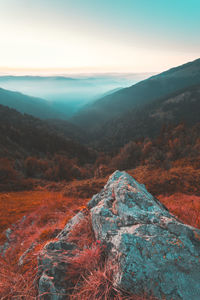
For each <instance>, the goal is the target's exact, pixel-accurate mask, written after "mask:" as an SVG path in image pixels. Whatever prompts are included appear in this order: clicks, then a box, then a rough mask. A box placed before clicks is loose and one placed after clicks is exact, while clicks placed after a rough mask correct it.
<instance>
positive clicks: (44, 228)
mask: <svg viewBox="0 0 200 300" xmlns="http://www.w3.org/2000/svg"><path fill="white" fill-rule="evenodd" d="M186 171H189V170H188V169H187V170H185V171H184V172H185V174H186V173H187V172H186ZM149 172H150V171H149V170H148V169H145V170H144V168H139V169H137V170H134V171H131V175H134V174H135V176H134V177H135V178H136V179H137V180H139V181H140V182H142V181H143V182H145V180H146V182H145V183H146V185H147V189H149V188H150V190H151V188H152V190H154V189H155V188H156V187H158V186H159V184H160V183H161V188H160V191H161V192H162V191H163V189H164V187H166V186H168V185H171V186H172V190H173V189H174V187H175V186H176V185H177V186H178V188H180V187H181V185H180V184H179V182H180V180H178V181H177V180H176V178H178V177H177V176H179V175H178V169H173V170H171V173H170V174H169V175H167V173H166V174H163V175H162V176H160V177H159V174H160V173H159V171H158V170H155V171H151V176H150V175H149ZM152 172H153V173H152ZM191 174H192V173H191ZM191 174H190V172H189V173H188V175H187V176H188V177H187V178H188V179H187V181H188V182H190V180H191ZM146 176H147V177H146ZM185 176H186V175H185ZM144 177H145V178H149V179H148V181H147V179H145V180H144ZM158 178H159V180H160V181H157V180H158ZM172 178H175V179H174V180H175V181H174V183H173V181H172V182H170V181H169V180H171V179H172ZM184 178H185V177H184ZM106 180H107V178H103V179H97V180H95V179H93V180H92V181H91V180H83V181H77V182H73V183H70V184H69V185H68V186H67V187H64V192H63V190H60V191H57V192H52V191H49V190H45V189H44V190H40V191H26V192H11V193H1V194H0V243H1V242H3V241H4V239H5V238H4V234H3V231H4V230H5V229H6V228H8V227H10V228H11V229H13V234H11V240H12V242H11V247H10V249H9V250H8V251H7V254H6V257H5V258H4V259H1V260H0V299H28V300H29V299H36V295H37V291H36V288H35V286H34V284H33V282H34V279H35V276H36V272H37V254H38V252H39V251H40V250H41V248H42V247H43V246H44V244H45V243H46V242H47V241H48V240H51V239H54V238H55V236H56V235H57V234H58V232H59V231H60V230H61V229H62V228H63V227H64V225H65V224H66V223H67V221H68V220H69V219H70V218H71V217H72V216H73V215H74V214H75V213H76V212H77V211H79V210H80V209H84V212H85V213H86V217H85V219H83V220H82V221H81V222H80V223H79V224H78V225H77V226H75V227H74V229H73V231H72V232H71V235H70V241H71V242H74V243H76V244H77V245H78V247H79V251H76V253H75V256H74V257H73V258H72V261H71V263H72V266H71V267H70V269H69V272H68V274H66V278H67V276H70V277H71V278H73V279H74V284H75V288H74V290H73V291H71V299H73V300H75V299H77V300H82V299H83V300H86V299H91V300H92V299H94V300H106V299H116V300H142V299H149V298H147V297H142V298H141V297H137V296H133V295H127V294H125V293H124V292H123V291H120V290H118V289H116V288H115V287H113V284H112V275H113V270H112V267H111V266H110V267H109V266H108V265H107V264H106V263H105V261H106V249H105V248H104V247H103V245H102V244H101V243H100V242H95V238H94V233H93V231H92V226H91V220H90V217H89V214H87V210H86V209H85V205H86V203H87V202H88V200H89V199H88V198H86V197H85V198H83V197H84V196H88V195H93V194H94V193H96V192H99V191H100V189H101V188H102V187H103V185H104V184H105V182H106ZM181 184H182V183H181ZM91 185H93V186H91ZM195 186H196V181H195ZM185 188H187V189H188V191H190V187H187V186H186V187H185ZM161 192H160V194H161ZM190 192H191V191H190ZM70 194H72V195H73V196H74V198H73V197H69V195H70ZM78 196H80V198H79V197H78ZM157 197H158V198H159V200H160V201H161V202H162V203H164V204H165V205H166V206H167V207H168V209H169V210H170V211H171V212H172V213H173V214H175V215H176V216H178V218H180V219H181V220H182V221H183V222H185V223H187V224H189V225H192V226H194V227H198V228H200V217H199V211H200V197H199V196H195V195H186V194H180V193H175V194H173V195H169V196H166V195H160V196H157ZM24 215H26V218H25V219H24V221H23V222H19V220H20V219H21V218H22V217H23V216H24ZM12 224H15V226H13V225H12ZM32 245H33V247H32V248H31V246H32ZM29 248H30V251H29V252H28V253H27V254H26V256H25V257H24V261H23V262H24V263H23V265H21V266H19V265H18V261H19V258H20V256H21V255H22V254H23V253H24V252H25V251H26V250H27V249H29Z"/></svg>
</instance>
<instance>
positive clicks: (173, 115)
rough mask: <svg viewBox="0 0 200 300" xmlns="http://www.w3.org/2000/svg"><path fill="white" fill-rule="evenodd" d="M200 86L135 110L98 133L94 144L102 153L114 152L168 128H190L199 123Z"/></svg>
mask: <svg viewBox="0 0 200 300" xmlns="http://www.w3.org/2000/svg"><path fill="white" fill-rule="evenodd" d="M199 111H200V85H199V84H198V85H196V86H192V87H189V88H185V89H182V90H180V91H178V92H175V93H173V94H170V95H167V97H163V98H160V99H157V100H155V101H152V102H151V103H150V104H146V105H144V106H143V107H142V108H137V109H132V110H130V111H129V112H127V113H125V114H123V115H122V116H120V117H118V118H115V119H113V120H111V121H109V122H107V123H106V124H104V125H103V126H102V127H101V128H100V129H99V130H96V132H95V134H94V135H93V136H92V138H93V140H92V143H93V144H94V145H95V146H96V147H97V148H100V149H103V150H109V151H110V150H115V149H117V148H119V147H121V146H123V145H124V144H126V143H128V142H129V141H130V140H138V139H141V138H142V139H143V138H145V137H150V138H152V137H155V136H157V135H158V134H159V133H160V129H161V128H162V127H163V126H164V125H165V126H166V125H169V124H170V125H172V124H173V125H176V124H179V123H180V122H184V123H185V124H186V125H187V126H188V127H191V126H193V125H194V124H196V123H198V122H200V115H199Z"/></svg>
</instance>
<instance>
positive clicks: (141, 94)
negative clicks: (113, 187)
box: [0, 59, 200, 155]
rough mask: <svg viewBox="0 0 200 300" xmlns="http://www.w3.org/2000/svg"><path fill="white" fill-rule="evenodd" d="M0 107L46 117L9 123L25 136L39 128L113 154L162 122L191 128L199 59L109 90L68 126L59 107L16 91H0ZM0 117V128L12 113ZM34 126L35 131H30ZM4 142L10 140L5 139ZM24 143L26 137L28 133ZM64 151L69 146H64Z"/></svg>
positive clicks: (197, 103) (199, 106) (199, 86)
mask: <svg viewBox="0 0 200 300" xmlns="http://www.w3.org/2000/svg"><path fill="white" fill-rule="evenodd" d="M65 79H66V78H65ZM19 80H20V79H19ZM31 80H32V79H31ZM37 80H38V79H37ZM37 80H36V81H37ZM41 80H44V81H45V80H46V79H41ZM54 80H55V78H54ZM57 80H61V81H62V80H63V79H62V78H59V79H57ZM69 80H71V78H69ZM94 82H96V79H94ZM108 93H109V92H108ZM0 104H2V105H5V106H8V107H10V108H14V109H16V110H18V111H19V112H21V113H26V114H31V115H33V116H36V117H38V118H41V119H49V120H46V121H41V120H38V119H37V121H36V119H35V118H32V119H31V117H30V116H22V115H19V114H18V117H16V118H15V119H16V123H13V125H12V126H14V127H15V126H16V128H18V127H17V126H18V122H19V123H20V122H21V121H19V120H22V119H23V118H25V119H23V122H22V123H20V124H23V126H27V124H29V125H30V124H31V126H32V127H31V128H32V129H31V132H35V135H36V136H37V135H38V136H40V134H39V130H38V128H41V130H42V134H44V132H47V133H48V131H50V132H51V134H54V135H56V136H59V138H63V139H64V140H66V139H67V140H70V142H71V143H72V144H73V142H72V141H76V142H77V143H78V144H79V143H82V144H85V145H89V146H90V147H94V148H95V149H97V150H101V151H109V152H110V151H111V152H112V151H114V152H115V151H117V150H118V149H119V148H120V147H122V146H124V145H125V144H126V143H128V142H129V141H131V140H136V139H144V138H145V137H151V138H152V137H155V136H156V135H158V134H159V132H160V130H161V128H162V126H164V125H166V124H172V125H176V124H178V123H180V122H185V123H186V124H187V125H188V126H193V125H194V124H195V123H198V122H200V113H199V112H200V59H197V60H195V61H193V62H190V63H187V64H184V65H182V66H179V67H176V68H173V69H170V70H168V71H166V72H163V73H161V74H158V75H156V76H153V77H150V78H148V79H146V80H143V81H141V82H139V83H137V84H135V85H132V86H131V87H129V88H122V89H120V90H117V91H114V92H113V91H111V93H109V94H107V95H105V96H104V97H103V98H101V99H99V100H97V101H93V102H92V103H89V104H87V105H86V106H85V108H84V109H83V110H81V111H80V112H79V113H78V114H76V116H74V117H73V118H72V119H71V121H72V122H71V123H70V122H69V121H66V120H61V119H64V118H65V116H63V114H62V110H63V113H65V112H64V109H62V110H61V112H58V111H56V110H55V109H54V108H53V107H52V106H51V104H50V102H48V101H45V100H43V99H40V98H34V97H30V96H26V95H23V94H21V93H18V92H11V91H7V90H4V89H0ZM2 112H3V113H2ZM4 114H5V115H4ZM16 114H17V112H15V115H16ZM1 115H2V120H1V124H3V123H4V122H7V121H8V116H7V115H9V116H12V115H14V113H12V114H11V111H10V110H8V109H7V108H3V106H2V107H1ZM11 119H13V117H11ZM30 120H31V121H30ZM33 120H34V121H33ZM41 122H42V123H41ZM38 124H39V125H38ZM2 126H3V125H2ZM20 126H21V125H20ZM23 126H21V127H20V130H21V131H22V132H23V130H25V129H23ZM34 127H36V129H37V131H34V130H35V129H34ZM47 135H48V134H47ZM2 136H3V135H2ZM12 136H14V135H12ZM9 139H10V140H12V139H11V138H10V137H9ZM26 139H27V140H28V139H29V135H28V134H27V135H26ZM39 139H40V138H39ZM44 140H45V139H44ZM52 140H54V139H53V138H52ZM40 141H41V139H40ZM67 147H69V148H70V143H69V144H68V146H67ZM77 155H78V153H77Z"/></svg>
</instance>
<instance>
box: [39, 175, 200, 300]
mask: <svg viewBox="0 0 200 300" xmlns="http://www.w3.org/2000/svg"><path fill="white" fill-rule="evenodd" d="M88 208H89V209H90V215H91V218H92V226H93V230H94V233H95V237H96V239H97V240H101V241H102V242H104V243H106V244H107V249H108V251H107V252H108V260H107V262H108V263H109V264H112V265H114V267H115V272H114V278H113V282H114V285H115V286H116V287H119V288H121V289H123V290H125V291H128V292H130V293H132V294H135V295H143V294H146V295H147V297H149V298H150V296H154V297H156V298H157V299H166V300H171V299H173V300H176V299H177V300H178V299H183V300H188V299H190V300H199V299H200V230H198V229H195V228H193V227H191V226H188V225H185V224H183V223H182V222H180V221H179V220H178V219H177V218H176V217H175V216H173V215H172V214H170V213H169V211H168V210H167V209H166V207H165V206H163V205H162V204H161V203H160V202H159V201H158V200H157V199H156V198H154V197H153V196H152V195H151V194H149V193H148V192H147V190H146V189H145V186H144V185H140V184H139V183H137V182H136V181H135V180H134V179H133V178H132V177H131V176H129V175H128V174H127V173H126V172H119V171H116V172H115V173H114V174H113V175H112V176H111V177H110V178H109V180H108V183H107V184H106V185H105V187H104V189H103V190H102V191H101V192H100V193H99V194H97V195H95V196H93V198H92V200H91V201H90V202H89V203H88ZM84 217H85V216H84V213H83V212H80V213H79V214H77V215H76V216H75V217H74V218H73V219H72V220H71V221H70V222H69V223H68V224H67V225H66V227H65V228H64V230H63V231H62V232H61V233H60V234H59V235H58V237H57V239H56V240H55V241H54V242H50V243H48V244H47V245H46V246H45V248H44V249H43V251H42V252H41V254H40V257H39V270H40V273H39V275H40V279H39V294H40V295H41V297H42V298H44V299H54V300H57V299H66V298H67V296H66V291H67V288H68V287H69V286H70V282H66V279H65V277H66V272H67V268H68V257H70V256H71V255H73V250H74V249H75V248H76V245H74V244H72V243H69V241H68V236H69V235H70V231H71V230H72V229H73V226H75V225H76V224H77V223H78V222H79V221H80V220H81V219H83V218H84ZM80 238H81V237H80Z"/></svg>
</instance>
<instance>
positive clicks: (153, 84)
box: [72, 59, 200, 134]
mask: <svg viewBox="0 0 200 300" xmlns="http://www.w3.org/2000/svg"><path fill="white" fill-rule="evenodd" d="M197 84H200V59H197V60H195V61H193V62H189V63H187V64H184V65H182V66H179V67H176V68H173V69H170V70H168V71H166V72H163V73H161V74H158V75H156V76H152V77H150V78H148V79H146V80H143V81H141V82H139V83H137V84H135V85H133V86H131V87H129V88H124V89H121V90H119V91H117V92H115V93H112V94H110V95H108V96H105V97H103V98H101V99H99V100H97V101H95V102H93V103H92V104H91V105H88V106H87V107H85V108H84V109H83V110H81V111H80V112H79V113H78V114H77V115H76V116H74V117H73V118H72V122H74V123H75V124H76V125H78V126H81V128H85V129H86V130H87V131H88V130H89V131H90V132H95V134H96V132H98V130H100V132H101V133H102V131H101V128H102V126H103V125H104V124H105V123H106V122H108V121H109V122H111V123H112V120H115V118H120V119H121V118H126V115H125V114H126V113H128V112H130V111H131V113H133V109H134V110H135V109H141V108H142V107H143V106H145V105H146V104H150V103H152V102H153V101H155V100H157V99H160V98H164V97H168V96H170V94H172V93H176V92H178V91H180V90H181V89H184V88H187V87H191V86H194V85H197ZM113 122H114V123H115V124H116V122H115V121H113ZM111 123H110V124H111ZM104 129H105V127H104ZM105 134H106V132H105Z"/></svg>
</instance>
